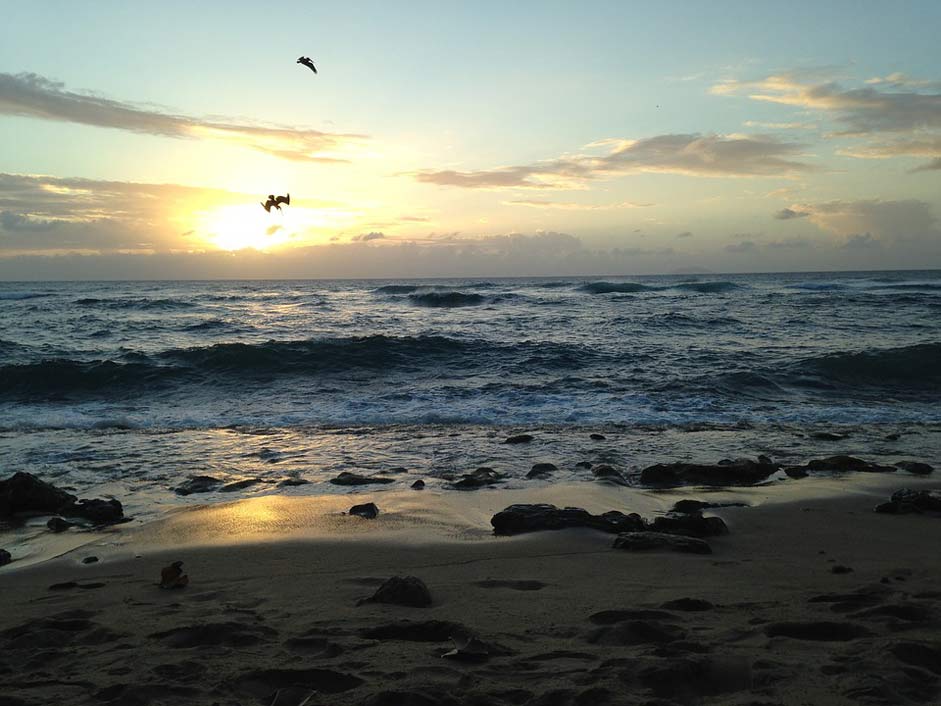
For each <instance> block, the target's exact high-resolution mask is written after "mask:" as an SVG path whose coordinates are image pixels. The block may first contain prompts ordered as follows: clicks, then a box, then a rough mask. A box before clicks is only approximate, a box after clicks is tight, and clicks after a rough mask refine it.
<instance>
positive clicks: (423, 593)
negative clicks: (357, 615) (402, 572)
mask: <svg viewBox="0 0 941 706" xmlns="http://www.w3.org/2000/svg"><path fill="white" fill-rule="evenodd" d="M364 603H389V604H393V605H402V606H408V607H410V608H424V607H426V606H429V605H431V592H430V591H429V590H428V587H427V586H426V585H425V582H424V581H422V580H421V579H420V578H418V577H417V576H393V577H392V578H390V579H389V580H387V581H386V582H385V583H383V584H382V585H381V586H380V587H379V588H377V589H376V592H375V593H374V594H372V596H370V597H369V598H363V599H362V600H360V601H359V602H358V603H357V605H362V604H364Z"/></svg>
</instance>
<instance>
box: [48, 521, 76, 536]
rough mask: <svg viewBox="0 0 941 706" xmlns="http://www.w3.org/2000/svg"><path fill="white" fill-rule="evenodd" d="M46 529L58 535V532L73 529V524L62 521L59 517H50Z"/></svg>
mask: <svg viewBox="0 0 941 706" xmlns="http://www.w3.org/2000/svg"><path fill="white" fill-rule="evenodd" d="M46 527H48V528H49V529H50V530H52V531H53V532H55V533H56V534H58V533H59V532H65V531H66V530H67V529H68V528H69V527H75V523H74V522H69V521H68V520H63V519H62V518H61V517H50V518H49V521H48V522H47V523H46Z"/></svg>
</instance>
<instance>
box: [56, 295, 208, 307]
mask: <svg viewBox="0 0 941 706" xmlns="http://www.w3.org/2000/svg"><path fill="white" fill-rule="evenodd" d="M73 304H76V305H78V306H91V307H98V308H102V309H142V310H149V309H157V310H166V309H190V308H192V307H195V306H196V304H194V303H193V302H187V301H182V300H180V299H146V298H143V299H100V298H97V297H84V298H82V299H76V300H75V301H74V302H73Z"/></svg>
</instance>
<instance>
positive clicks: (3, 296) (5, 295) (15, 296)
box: [0, 292, 52, 301]
mask: <svg viewBox="0 0 941 706" xmlns="http://www.w3.org/2000/svg"><path fill="white" fill-rule="evenodd" d="M50 296H52V295H51V294H49V293H48V292H0V301H20V300H22V299H39V298H40V297H50Z"/></svg>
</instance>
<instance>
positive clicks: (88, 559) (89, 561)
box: [82, 556, 98, 564]
mask: <svg viewBox="0 0 941 706" xmlns="http://www.w3.org/2000/svg"><path fill="white" fill-rule="evenodd" d="M97 562H98V557H96V556H86V557H85V558H84V559H82V563H83V564H95V563H97Z"/></svg>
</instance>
